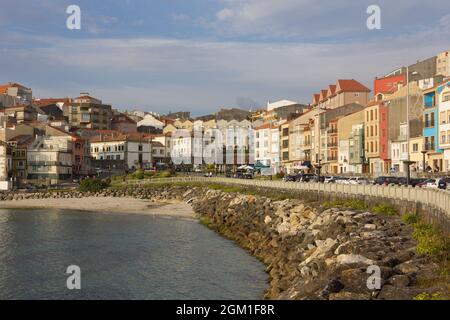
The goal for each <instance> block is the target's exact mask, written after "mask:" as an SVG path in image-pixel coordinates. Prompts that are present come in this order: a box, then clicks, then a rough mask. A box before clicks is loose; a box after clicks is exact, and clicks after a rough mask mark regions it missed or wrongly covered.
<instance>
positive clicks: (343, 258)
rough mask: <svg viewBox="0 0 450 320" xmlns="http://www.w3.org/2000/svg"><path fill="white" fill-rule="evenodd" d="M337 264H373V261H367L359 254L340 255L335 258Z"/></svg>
mask: <svg viewBox="0 0 450 320" xmlns="http://www.w3.org/2000/svg"><path fill="white" fill-rule="evenodd" d="M336 262H337V263H338V264H341V265H342V264H361V263H362V264H367V265H371V264H373V263H374V262H373V260H370V259H367V258H366V257H364V256H361V255H359V254H340V255H338V256H337V258H336Z"/></svg>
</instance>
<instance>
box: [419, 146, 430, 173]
mask: <svg viewBox="0 0 450 320" xmlns="http://www.w3.org/2000/svg"><path fill="white" fill-rule="evenodd" d="M420 152H421V153H422V171H423V172H424V173H425V172H426V171H427V169H426V165H425V155H426V154H427V153H428V150H427V149H426V147H425V146H424V148H423V150H422V151H420Z"/></svg>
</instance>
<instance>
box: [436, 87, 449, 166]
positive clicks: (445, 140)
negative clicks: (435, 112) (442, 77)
mask: <svg viewBox="0 0 450 320" xmlns="http://www.w3.org/2000/svg"><path fill="white" fill-rule="evenodd" d="M436 99H437V100H438V109H439V147H440V148H442V149H443V166H442V169H443V170H442V171H444V172H449V171H450V81H446V82H444V83H443V84H442V85H439V86H438V87H437V89H436Z"/></svg>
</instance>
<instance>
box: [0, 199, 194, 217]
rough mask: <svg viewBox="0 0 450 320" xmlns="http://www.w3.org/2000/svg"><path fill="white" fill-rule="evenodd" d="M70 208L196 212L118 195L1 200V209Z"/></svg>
mask: <svg viewBox="0 0 450 320" xmlns="http://www.w3.org/2000/svg"><path fill="white" fill-rule="evenodd" d="M19 208H22V209H48V208H54V209H70V210H82V211H91V212H101V213H138V214H147V215H159V216H167V217H179V218H187V219H194V218H195V213H194V211H193V210H192V208H191V207H190V206H189V205H188V204H186V203H184V202H175V201H173V202H152V201H150V200H143V199H135V198H116V197H101V198H97V197H87V198H68V199H66V198H62V199H23V200H8V201H0V209H19Z"/></svg>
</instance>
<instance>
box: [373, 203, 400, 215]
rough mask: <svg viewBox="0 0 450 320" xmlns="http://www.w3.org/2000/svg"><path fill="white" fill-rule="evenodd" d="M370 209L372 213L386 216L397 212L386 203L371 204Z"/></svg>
mask: <svg viewBox="0 0 450 320" xmlns="http://www.w3.org/2000/svg"><path fill="white" fill-rule="evenodd" d="M371 210H372V212H373V213H377V214H382V215H387V216H396V215H397V214H398V211H397V210H396V209H395V208H393V207H391V206H389V205H386V204H377V205H375V206H373V207H372V209H371Z"/></svg>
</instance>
